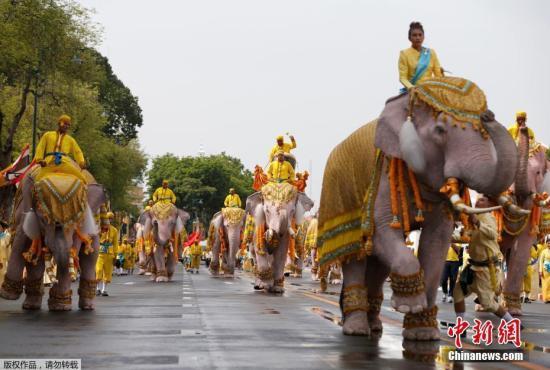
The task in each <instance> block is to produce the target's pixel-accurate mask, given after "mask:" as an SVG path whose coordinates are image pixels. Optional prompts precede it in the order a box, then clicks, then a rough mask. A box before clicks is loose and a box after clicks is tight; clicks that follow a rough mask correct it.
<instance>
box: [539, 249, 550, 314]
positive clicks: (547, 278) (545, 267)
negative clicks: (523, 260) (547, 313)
mask: <svg viewBox="0 0 550 370" xmlns="http://www.w3.org/2000/svg"><path fill="white" fill-rule="evenodd" d="M539 271H540V272H539V274H540V279H541V280H542V300H543V302H544V303H550V241H549V240H547V241H546V248H544V250H543V251H542V253H541V255H540V257H539Z"/></svg>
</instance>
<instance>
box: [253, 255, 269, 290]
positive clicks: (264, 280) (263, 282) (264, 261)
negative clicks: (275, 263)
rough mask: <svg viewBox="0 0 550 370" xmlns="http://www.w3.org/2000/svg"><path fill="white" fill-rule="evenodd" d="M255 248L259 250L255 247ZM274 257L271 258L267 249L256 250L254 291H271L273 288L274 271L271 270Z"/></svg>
mask: <svg viewBox="0 0 550 370" xmlns="http://www.w3.org/2000/svg"><path fill="white" fill-rule="evenodd" d="M254 248H257V247H256V246H254ZM272 259H273V256H270V255H269V254H268V253H267V251H266V250H265V248H262V249H261V250H256V282H255V283H254V289H256V290H259V289H266V290H269V289H270V288H271V287H272V286H273V270H272V268H271V263H270V262H271V261H270V260H272Z"/></svg>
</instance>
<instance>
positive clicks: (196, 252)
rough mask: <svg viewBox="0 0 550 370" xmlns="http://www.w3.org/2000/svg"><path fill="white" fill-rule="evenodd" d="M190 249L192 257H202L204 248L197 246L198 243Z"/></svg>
mask: <svg viewBox="0 0 550 370" xmlns="http://www.w3.org/2000/svg"><path fill="white" fill-rule="evenodd" d="M189 248H190V250H189V252H190V253H191V255H193V256H197V255H198V256H200V255H201V254H202V247H201V246H200V245H199V244H197V243H195V244H193V245H192V246H191V247H189Z"/></svg>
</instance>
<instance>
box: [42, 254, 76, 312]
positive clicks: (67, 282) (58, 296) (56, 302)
mask: <svg viewBox="0 0 550 370" xmlns="http://www.w3.org/2000/svg"><path fill="white" fill-rule="evenodd" d="M72 295H73V291H72V290H71V274H70V273H69V269H68V266H65V267H64V268H60V266H59V265H58V266H57V282H56V283H55V284H54V285H53V286H52V287H51V289H50V297H49V298H48V308H49V309H50V311H70V310H72Z"/></svg>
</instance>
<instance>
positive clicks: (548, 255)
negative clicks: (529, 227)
mask: <svg viewBox="0 0 550 370" xmlns="http://www.w3.org/2000/svg"><path fill="white" fill-rule="evenodd" d="M545 262H550V248H548V247H544V250H543V251H542V253H541V254H540V257H539V272H542V273H543V274H544V276H548V275H549V274H550V273H549V272H547V271H546V269H545V268H544V263H545Z"/></svg>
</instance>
